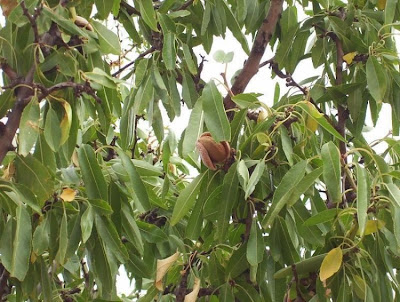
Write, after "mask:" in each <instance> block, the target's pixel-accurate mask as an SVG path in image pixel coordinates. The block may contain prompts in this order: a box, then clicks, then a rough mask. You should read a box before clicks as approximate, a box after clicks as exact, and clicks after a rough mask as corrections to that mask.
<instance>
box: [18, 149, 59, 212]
mask: <svg viewBox="0 0 400 302" xmlns="http://www.w3.org/2000/svg"><path fill="white" fill-rule="evenodd" d="M15 166H16V173H17V175H16V177H17V180H18V182H19V183H20V184H23V185H25V186H26V187H27V188H29V189H30V190H31V191H32V193H33V194H35V195H36V197H37V199H38V201H39V205H40V206H41V205H43V204H44V201H45V200H47V199H48V198H49V197H50V196H51V195H52V194H53V192H54V180H53V176H52V175H51V174H50V173H49V171H48V170H47V168H46V167H45V166H43V165H42V164H41V163H40V162H39V161H38V160H37V159H36V158H34V157H33V156H32V155H28V156H27V157H20V156H18V157H17V158H16V160H15Z"/></svg>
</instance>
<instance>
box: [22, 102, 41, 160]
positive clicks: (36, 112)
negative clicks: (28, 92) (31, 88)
mask: <svg viewBox="0 0 400 302" xmlns="http://www.w3.org/2000/svg"><path fill="white" fill-rule="evenodd" d="M39 118H40V107H39V103H38V101H37V98H35V97H33V98H32V99H31V101H30V102H29V104H28V105H27V106H26V107H25V109H24V111H23V112H22V116H21V121H20V124H19V136H18V141H19V145H18V152H19V154H21V155H23V156H26V155H28V153H29V152H30V151H31V150H32V147H33V145H34V144H35V142H36V140H37V138H38V136H39V129H40V128H39Z"/></svg>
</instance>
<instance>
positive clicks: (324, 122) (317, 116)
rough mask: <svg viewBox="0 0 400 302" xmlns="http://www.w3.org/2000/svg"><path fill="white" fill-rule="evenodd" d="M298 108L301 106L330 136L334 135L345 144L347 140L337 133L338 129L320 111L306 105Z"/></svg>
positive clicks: (299, 104)
mask: <svg viewBox="0 0 400 302" xmlns="http://www.w3.org/2000/svg"><path fill="white" fill-rule="evenodd" d="M297 105H298V106H300V107H301V108H302V109H303V110H304V111H305V112H306V113H307V114H308V115H309V116H310V117H311V118H312V119H313V120H315V121H316V122H317V123H318V124H319V125H320V126H321V127H322V128H324V129H325V130H326V131H328V132H329V133H330V134H332V135H333V136H334V137H336V138H337V139H338V140H340V141H342V142H345V139H344V138H343V136H341V135H340V133H339V132H337V131H336V129H335V128H334V127H333V126H332V125H331V124H330V123H329V122H328V121H327V120H326V119H325V117H324V116H323V115H322V114H321V113H319V112H318V110H317V109H316V108H315V107H314V105H312V106H307V104H305V103H298V104H297Z"/></svg>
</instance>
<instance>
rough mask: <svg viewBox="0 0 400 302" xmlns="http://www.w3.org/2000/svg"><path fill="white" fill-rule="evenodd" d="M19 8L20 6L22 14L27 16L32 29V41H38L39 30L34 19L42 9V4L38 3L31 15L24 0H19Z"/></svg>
mask: <svg viewBox="0 0 400 302" xmlns="http://www.w3.org/2000/svg"><path fill="white" fill-rule="evenodd" d="M20 5H21V8H22V12H23V14H24V16H25V17H27V18H28V20H29V23H30V24H31V27H32V30H33V35H34V42H35V43H39V39H40V36H39V31H38V26H37V23H36V19H37V18H38V17H39V15H40V12H41V11H42V8H43V4H42V3H40V4H39V6H38V7H37V8H35V12H34V14H33V16H32V15H31V14H30V13H29V11H28V8H27V7H26V5H25V1H24V0H23V1H21V3H20Z"/></svg>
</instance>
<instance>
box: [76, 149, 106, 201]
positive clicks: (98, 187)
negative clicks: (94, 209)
mask: <svg viewBox="0 0 400 302" xmlns="http://www.w3.org/2000/svg"><path fill="white" fill-rule="evenodd" d="M78 160H79V166H80V169H81V174H82V178H83V181H84V183H85V188H86V193H87V196H88V197H89V198H90V199H103V200H108V196H107V183H106V180H105V178H104V175H103V173H102V172H101V168H100V166H99V164H98V163H97V160H96V156H95V153H94V151H93V148H92V147H91V146H89V145H85V144H84V145H81V147H80V148H79V149H78Z"/></svg>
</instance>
